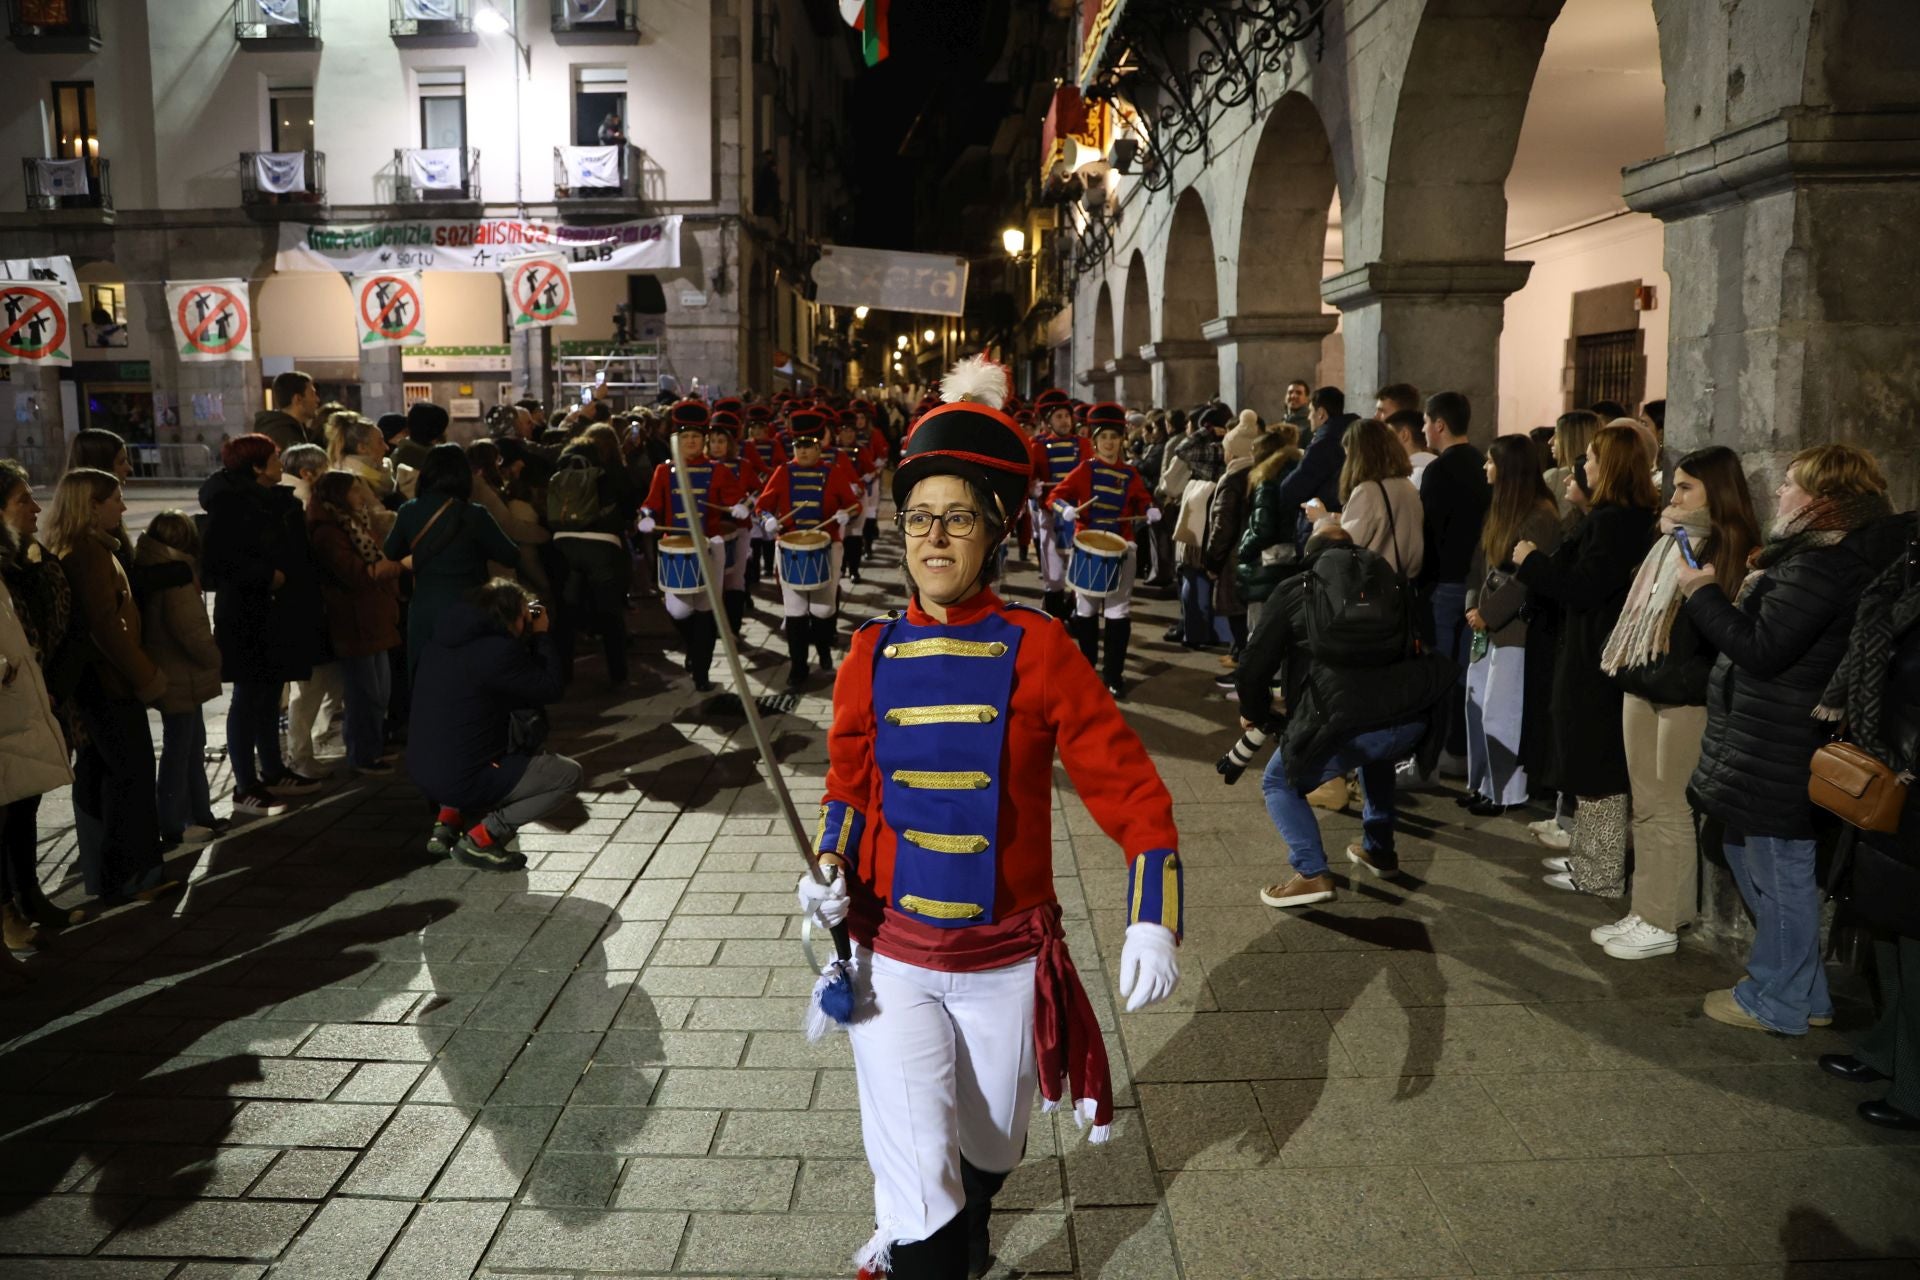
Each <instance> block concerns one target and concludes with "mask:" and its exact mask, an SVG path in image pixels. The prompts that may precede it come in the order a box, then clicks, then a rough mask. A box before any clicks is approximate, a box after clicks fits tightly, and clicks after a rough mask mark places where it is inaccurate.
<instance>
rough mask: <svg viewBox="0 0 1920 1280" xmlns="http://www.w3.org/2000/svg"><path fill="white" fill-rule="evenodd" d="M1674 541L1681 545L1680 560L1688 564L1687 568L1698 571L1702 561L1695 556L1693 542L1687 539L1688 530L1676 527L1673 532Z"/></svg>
mask: <svg viewBox="0 0 1920 1280" xmlns="http://www.w3.org/2000/svg"><path fill="white" fill-rule="evenodd" d="M1673 540H1674V541H1675V542H1677V543H1679V544H1680V558H1681V559H1682V560H1685V561H1686V562H1687V568H1689V569H1698V568H1699V567H1700V561H1699V559H1698V558H1697V557H1696V556H1695V555H1694V554H1693V540H1692V539H1691V538H1689V537H1687V531H1686V529H1685V528H1683V527H1679V526H1676V527H1675V528H1674V531H1673Z"/></svg>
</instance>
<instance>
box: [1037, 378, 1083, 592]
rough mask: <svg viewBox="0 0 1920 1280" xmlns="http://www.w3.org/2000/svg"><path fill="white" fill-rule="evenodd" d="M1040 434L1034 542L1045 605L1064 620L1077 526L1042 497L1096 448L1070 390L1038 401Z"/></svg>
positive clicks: (1053, 390)
mask: <svg viewBox="0 0 1920 1280" xmlns="http://www.w3.org/2000/svg"><path fill="white" fill-rule="evenodd" d="M1033 407H1034V416H1035V418H1036V419H1037V425H1038V427H1039V429H1040V430H1039V434H1038V435H1036V436H1034V437H1033V440H1032V442H1031V446H1030V447H1031V451H1032V456H1033V498H1034V508H1035V509H1034V513H1033V515H1034V521H1033V536H1034V541H1035V542H1037V543H1038V544H1039V553H1040V592H1041V594H1040V607H1041V608H1043V609H1045V610H1046V611H1047V612H1048V613H1050V614H1052V615H1053V616H1054V617H1056V618H1065V617H1066V616H1067V612H1068V609H1069V607H1070V606H1069V605H1068V603H1067V552H1068V550H1069V549H1070V548H1071V547H1072V546H1073V525H1072V523H1071V522H1065V521H1062V520H1061V519H1060V518H1059V517H1058V516H1057V515H1056V514H1055V513H1054V511H1053V509H1052V508H1051V507H1049V506H1047V505H1046V503H1045V502H1044V501H1042V499H1044V498H1045V497H1046V495H1047V494H1048V493H1049V492H1050V491H1052V489H1053V487H1054V486H1055V485H1057V484H1059V483H1060V482H1061V481H1062V480H1065V479H1066V478H1067V473H1068V472H1070V471H1072V470H1073V469H1074V468H1075V467H1077V466H1079V465H1080V464H1081V463H1083V462H1085V461H1086V460H1087V459H1088V458H1090V457H1092V456H1093V447H1092V445H1091V444H1089V443H1088V441H1087V440H1086V438H1085V437H1084V436H1077V435H1075V434H1074V430H1073V401H1071V400H1069V399H1067V395H1066V392H1064V391H1060V390H1057V389H1056V388H1053V387H1048V388H1047V389H1046V390H1045V391H1042V392H1041V393H1040V394H1039V395H1037V396H1035V397H1034V399H1033Z"/></svg>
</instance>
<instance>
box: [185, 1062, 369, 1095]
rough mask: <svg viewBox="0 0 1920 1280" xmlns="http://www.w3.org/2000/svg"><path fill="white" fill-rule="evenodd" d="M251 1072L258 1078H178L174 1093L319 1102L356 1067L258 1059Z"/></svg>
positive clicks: (202, 1075) (209, 1075)
mask: <svg viewBox="0 0 1920 1280" xmlns="http://www.w3.org/2000/svg"><path fill="white" fill-rule="evenodd" d="M203 1061H212V1060H203ZM249 1071H250V1072H254V1073H257V1076H253V1077H250V1078H247V1079H239V1080H233V1079H226V1078H223V1077H222V1076H221V1075H220V1074H219V1073H216V1072H206V1073H200V1074H198V1075H188V1076H186V1077H185V1078H176V1079H175V1080H174V1081H173V1085H174V1090H173V1091H174V1092H176V1093H178V1094H180V1095H182V1096H185V1097H193V1096H215V1097H234V1098H286V1099H292V1100H306V1101H313V1102H318V1101H320V1100H321V1099H323V1098H325V1097H327V1096H328V1095H329V1094H331V1093H332V1092H333V1091H334V1090H335V1089H337V1088H338V1087H339V1086H340V1082H341V1081H343V1080H345V1079H346V1078H347V1077H348V1076H349V1075H350V1074H352V1072H353V1064H352V1063H351V1062H323V1061H308V1060H305V1059H302V1058H257V1059H255V1060H254V1061H253V1062H252V1063H250V1064H249ZM176 1075H177V1076H178V1075H179V1073H176Z"/></svg>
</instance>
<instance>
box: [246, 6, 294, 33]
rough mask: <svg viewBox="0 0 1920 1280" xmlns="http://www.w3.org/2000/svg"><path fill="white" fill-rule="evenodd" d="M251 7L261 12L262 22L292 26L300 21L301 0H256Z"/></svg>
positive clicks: (260, 19) (259, 18) (259, 19)
mask: <svg viewBox="0 0 1920 1280" xmlns="http://www.w3.org/2000/svg"><path fill="white" fill-rule="evenodd" d="M251 7H252V8H253V9H255V10H256V11H257V12H258V13H259V17H258V19H257V21H260V22H267V23H272V24H273V25H275V26H283V27H290V26H293V25H295V24H296V23H298V22H299V21H300V0H254V2H253V5H252V6H251Z"/></svg>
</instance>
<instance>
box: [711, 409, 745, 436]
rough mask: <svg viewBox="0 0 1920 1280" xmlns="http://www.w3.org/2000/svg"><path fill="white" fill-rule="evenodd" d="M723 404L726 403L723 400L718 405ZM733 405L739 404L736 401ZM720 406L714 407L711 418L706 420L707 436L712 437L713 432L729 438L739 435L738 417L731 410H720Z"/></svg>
mask: <svg viewBox="0 0 1920 1280" xmlns="http://www.w3.org/2000/svg"><path fill="white" fill-rule="evenodd" d="M725 403H726V401H724V400H723V401H721V402H720V404H725ZM734 403H735V404H738V403H740V402H739V401H738V400H736V401H734ZM720 404H716V405H715V406H714V408H713V416H712V417H711V418H709V419H707V434H708V435H712V434H713V433H714V432H716V431H719V432H723V433H725V434H726V435H730V436H737V435H739V434H740V415H739V414H737V413H735V412H734V411H733V410H731V409H722V408H721V407H720Z"/></svg>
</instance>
